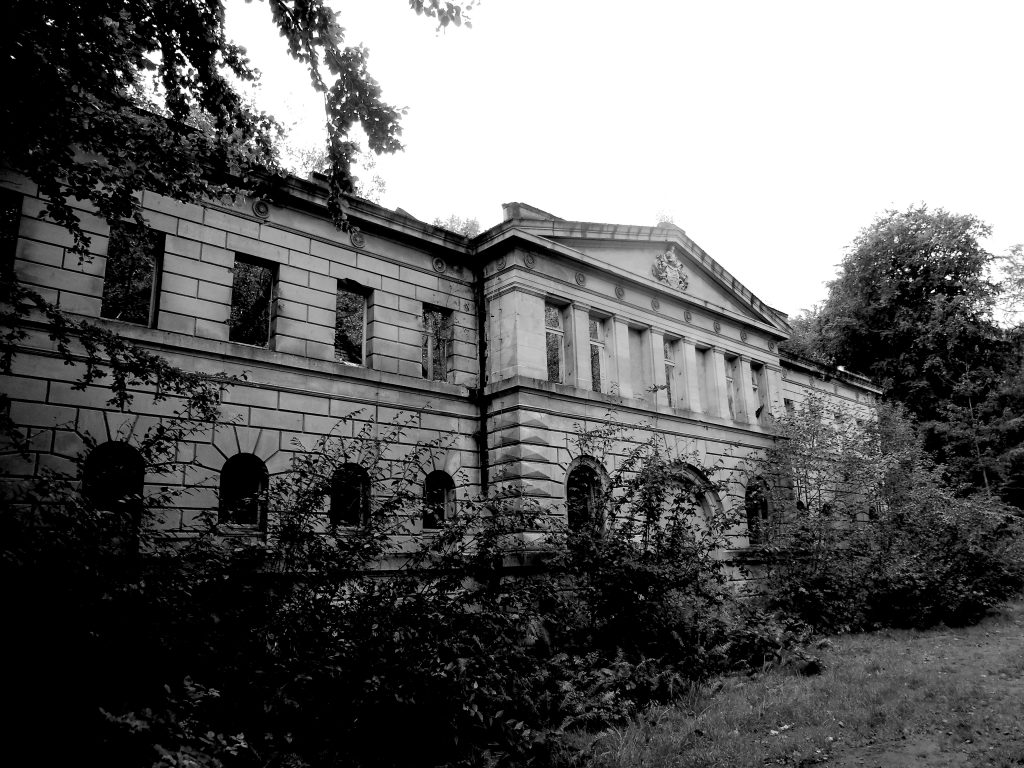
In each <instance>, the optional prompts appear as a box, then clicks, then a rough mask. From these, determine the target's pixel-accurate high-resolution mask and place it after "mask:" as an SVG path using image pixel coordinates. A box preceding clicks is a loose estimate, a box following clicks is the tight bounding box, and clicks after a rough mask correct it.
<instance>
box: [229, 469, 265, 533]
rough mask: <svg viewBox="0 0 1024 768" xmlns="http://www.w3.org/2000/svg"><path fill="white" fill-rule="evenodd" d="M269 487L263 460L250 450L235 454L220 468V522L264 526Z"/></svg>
mask: <svg viewBox="0 0 1024 768" xmlns="http://www.w3.org/2000/svg"><path fill="white" fill-rule="evenodd" d="M269 488H270V474H269V473H268V472H267V465H266V464H264V463H263V460H262V459H260V457H259V456H256V455H254V454H251V453H238V454H235V455H234V456H232V457H231V458H230V459H228V460H227V461H225V462H224V467H223V468H222V469H221V471H220V511H219V516H218V519H219V521H220V522H221V523H227V524H231V525H246V526H251V527H254V528H256V527H258V528H260V529H262V528H264V527H265V526H266V522H267V491H268V490H269Z"/></svg>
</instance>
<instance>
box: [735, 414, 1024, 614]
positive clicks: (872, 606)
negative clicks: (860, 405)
mask: <svg viewBox="0 0 1024 768" xmlns="http://www.w3.org/2000/svg"><path fill="white" fill-rule="evenodd" d="M828 415H829V414H827V413H825V411H824V405H823V403H822V401H817V400H813V399H812V400H811V401H809V403H808V404H807V406H806V407H805V408H804V409H803V410H802V411H800V412H798V413H796V414H794V415H791V416H790V417H789V418H787V420H786V421H784V422H783V423H782V424H781V425H780V427H781V433H782V439H781V440H780V441H779V442H778V444H777V445H776V447H775V448H774V449H773V450H772V451H770V452H769V453H768V455H767V456H766V457H765V458H764V459H763V460H762V461H760V462H758V463H757V464H756V465H755V467H754V468H753V469H752V474H756V475H757V476H762V477H771V478H773V481H774V482H773V483H772V489H771V495H772V499H771V504H772V512H773V521H772V525H771V526H768V528H769V529H770V533H769V536H768V539H767V541H766V543H765V545H764V546H763V547H762V554H763V556H764V559H765V563H766V566H765V568H766V572H767V579H766V580H765V584H766V596H767V599H768V602H769V604H770V606H771V607H772V608H773V609H776V610H780V611H782V612H784V613H787V614H790V615H793V616H796V617H799V618H800V619H802V620H804V621H806V622H808V623H809V624H810V625H812V626H813V627H815V628H816V629H819V630H825V631H850V630H860V629H872V628H877V627H926V626H931V625H934V624H938V623H943V622H944V623H947V624H965V623H971V622H975V621H977V620H978V619H980V618H981V617H982V616H984V615H985V614H986V612H987V611H989V610H990V609H991V608H992V607H994V606H995V605H997V604H999V603H1000V602H1002V601H1004V600H1006V599H1007V598H1009V597H1011V596H1013V595H1015V594H1017V593H1019V592H1020V590H1021V588H1022V587H1024V559H1022V555H1024V537H1022V526H1021V523H1022V520H1021V518H1020V517H1019V516H1018V514H1017V513H1016V511H1015V510H1012V509H1011V508H1009V507H1007V506H1005V505H1004V504H1002V503H1001V502H1000V501H999V500H998V499H996V498H994V497H984V496H980V495H974V496H969V497H966V498H965V497H959V496H957V495H956V494H954V493H953V492H952V491H951V490H950V489H949V488H947V487H946V486H945V485H944V482H943V479H942V473H941V468H939V467H935V466H933V465H932V464H931V462H930V460H929V458H928V456H927V454H926V453H925V452H924V451H923V450H922V448H921V444H920V441H919V438H918V436H917V433H916V430H915V429H914V426H913V424H912V423H910V422H909V420H908V419H907V418H906V417H905V416H904V415H903V414H902V413H901V412H900V411H899V410H898V409H895V408H889V407H884V406H883V407H881V408H880V409H879V411H878V419H877V421H876V422H874V423H872V424H870V425H867V427H866V428H865V429H860V428H851V427H850V426H849V425H846V426H843V425H842V424H841V423H837V422H836V421H834V420H832V419H829V418H826V417H827V416H828ZM791 478H796V480H795V482H794V481H793V480H791Z"/></svg>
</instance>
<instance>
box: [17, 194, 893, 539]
mask: <svg viewBox="0 0 1024 768" xmlns="http://www.w3.org/2000/svg"><path fill="white" fill-rule="evenodd" d="M2 185H3V192H2V195H0V205H2V206H3V208H4V211H5V213H6V216H7V220H8V221H10V222H13V223H12V224H11V227H13V229H12V230H11V231H12V232H14V231H16V232H17V238H16V240H14V239H9V240H8V241H7V244H8V245H10V246H11V247H10V248H7V251H8V252H7V253H5V254H4V258H5V259H7V260H8V263H13V267H14V269H15V271H16V273H17V275H18V277H19V278H20V280H21V281H22V282H23V283H24V284H26V285H28V286H30V287H32V288H34V289H35V290H37V291H39V292H40V293H42V294H43V295H44V296H45V297H46V298H48V299H49V300H51V301H52V302H54V303H56V304H58V305H59V306H60V307H62V308H63V309H65V310H67V311H69V312H72V313H76V314H77V315H81V316H84V317H87V318H90V319H92V320H95V322H97V323H99V324H101V325H104V326H106V327H108V328H110V329H113V330H116V331H117V332H118V333H120V334H122V335H124V336H125V337H128V338H130V339H131V340H132V341H134V342H137V343H138V344H140V345H142V346H143V347H144V348H146V349H149V350H151V351H155V352H157V353H158V354H160V355H162V356H164V357H165V358H166V359H167V360H168V361H170V362H171V363H173V364H175V365H177V366H179V367H182V368H184V369H186V370H197V371H206V372H214V371H223V372H224V373H226V374H229V375H244V376H245V381H244V383H241V384H238V385H235V386H232V387H231V388H229V389H228V390H227V391H226V392H225V395H224V403H223V409H222V419H223V423H221V424H219V425H218V426H217V427H216V428H214V429H209V430H207V431H206V432H204V433H202V434H200V435H197V436H196V437H195V439H194V441H192V442H188V443H186V444H183V445H181V446H180V449H179V453H180V456H179V458H181V459H184V460H190V459H194V462H195V463H194V466H192V467H191V468H189V469H188V470H187V471H186V472H183V473H182V474H180V475H179V476H178V477H177V478H176V479H170V480H169V479H168V478H167V477H164V476H161V477H156V476H152V477H151V476H146V477H143V476H142V475H139V478H138V482H139V483H144V484H145V490H152V489H154V488H156V487H157V486H165V485H167V484H168V482H178V483H181V484H184V485H187V486H191V487H193V490H192V491H191V492H190V493H188V494H185V495H183V496H182V497H181V498H180V500H179V501H178V503H177V505H176V506H174V507H172V508H168V509H166V510H164V513H163V514H162V515H161V517H160V519H159V520H158V521H157V522H156V524H157V525H159V527H160V528H161V529H162V530H164V531H166V532H168V533H169V534H172V535H179V534H180V535H187V533H188V531H189V530H194V529H195V527H196V525H197V521H198V518H199V516H200V515H201V514H203V513H204V512H206V513H209V512H210V511H211V510H214V511H215V512H216V513H217V514H219V515H220V516H221V522H222V523H224V524H225V526H226V527H231V526H234V527H235V528H237V529H239V530H243V531H244V530H258V529H259V528H260V527H261V526H262V525H264V524H265V515H266V514H267V511H266V510H261V509H260V508H259V507H258V506H251V505H250V506H246V505H244V504H242V505H240V506H239V505H236V506H234V507H232V502H231V499H233V498H247V497H249V496H250V495H251V493H252V491H253V490H254V488H256V489H258V487H259V486H260V485H261V484H265V483H266V482H267V480H268V479H269V478H272V477H273V476H274V475H276V474H278V473H281V472H283V471H285V470H286V469H287V468H288V465H289V460H290V457H291V455H292V452H293V451H294V450H296V449H297V447H298V446H306V447H308V446H310V445H311V444H312V443H313V442H315V440H316V439H317V438H318V437H320V436H322V435H324V434H327V433H329V432H330V431H331V430H332V429H334V428H335V427H336V426H337V424H338V420H339V418H341V417H343V416H347V415H349V414H353V413H355V415H354V416H353V417H352V418H351V419H350V420H349V421H348V422H347V424H346V426H345V430H347V432H348V433H354V432H358V430H359V429H360V426H361V424H362V423H364V422H366V421H367V420H370V419H374V420H376V421H377V422H378V423H383V422H388V421H390V420H391V419H392V418H393V417H395V416H396V414H399V413H405V414H408V415H410V416H411V418H412V424H413V426H412V428H411V429H410V430H409V431H408V433H407V435H406V438H405V439H407V440H408V442H409V444H410V445H411V444H414V443H417V442H424V441H428V440H432V439H435V438H437V437H439V436H442V435H449V434H450V435H452V437H451V439H450V440H449V441H448V442H447V443H446V447H445V448H444V450H443V451H441V452H440V453H439V454H438V455H437V456H436V457H435V458H434V459H433V460H432V465H431V466H429V467H426V468H425V470H424V477H423V492H424V494H425V496H426V497H427V498H428V499H429V500H431V501H432V502H436V503H435V504H434V508H435V509H436V510H437V513H436V514H434V515H428V516H427V517H425V518H424V519H423V520H420V521H418V522H417V524H416V525H417V526H418V530H419V529H422V530H429V529H430V528H431V527H435V526H437V525H438V524H439V523H440V520H439V518H441V517H443V516H444V515H448V514H456V513H457V508H458V503H459V500H460V499H463V498H466V497H467V496H469V495H475V494H477V493H479V492H480V491H482V490H485V489H486V487H487V486H488V485H493V484H494V483H497V482H500V483H503V484H505V483H512V484H516V485H518V486H519V487H521V488H522V489H523V490H524V491H525V492H526V493H527V494H529V495H531V496H535V497H537V498H539V499H542V500H549V501H551V502H553V503H555V504H562V505H564V504H565V502H566V499H567V495H569V494H570V492H571V489H573V488H575V489H577V490H578V489H579V488H583V489H584V490H586V487H588V486H592V485H593V484H595V483H600V482H601V481H602V477H604V476H605V474H606V473H607V472H611V471H613V470H614V469H615V466H614V465H615V462H616V461H617V458H618V457H617V456H616V455H615V453H614V452H612V453H610V454H606V455H602V456H594V455H587V453H586V452H585V451H584V450H582V449H581V448H580V444H579V441H578V440H577V439H576V437H577V436H578V434H579V433H580V432H581V431H583V430H587V429H592V428H594V427H598V426H601V425H603V424H606V423H607V422H608V420H609V419H615V420H617V421H618V422H621V423H622V424H624V425H627V426H628V427H631V428H633V431H634V432H635V433H636V434H637V435H639V436H640V437H641V438H642V436H643V435H646V434H649V433H650V432H652V431H653V432H657V433H659V434H660V435H661V436H662V437H663V438H664V440H665V442H666V444H667V446H668V448H669V450H670V452H671V453H673V455H676V456H679V457H681V458H684V459H685V458H686V457H693V461H694V463H698V464H701V463H702V464H704V465H719V466H721V467H722V468H723V470H724V472H725V473H726V476H727V477H729V478H730V482H732V483H734V484H742V483H743V482H744V480H743V479H742V477H741V475H740V473H738V472H735V470H737V468H739V467H740V466H741V465H742V462H743V460H744V459H745V458H746V457H747V456H748V455H750V454H751V452H756V451H758V450H760V449H763V448H764V447H765V446H767V445H768V444H769V443H770V441H771V440H772V422H773V419H774V418H776V417H779V416H781V415H782V414H783V413H784V412H785V411H786V409H787V407H792V405H793V404H795V403H798V402H799V401H801V400H802V399H803V398H804V397H805V396H806V394H807V393H808V392H810V391H818V392H821V393H823V394H824V395H825V396H826V397H827V398H829V399H830V402H831V403H833V405H834V406H835V407H836V408H837V409H838V410H840V411H844V412H846V413H849V414H852V415H851V418H864V417H865V414H867V413H869V412H870V407H871V403H873V402H874V399H875V398H876V397H877V395H878V390H877V389H876V388H875V387H873V386H872V385H871V384H870V383H869V382H868V381H867V380H865V379H863V378H861V377H857V376H854V375H852V374H847V373H844V372H841V371H824V370H822V369H819V368H817V367H815V366H813V365H811V364H808V363H804V362H798V361H795V360H792V359H787V358H786V357H785V356H782V355H780V352H779V344H780V342H782V341H783V340H784V339H785V338H786V337H787V335H788V333H789V326H788V324H787V322H786V318H785V316H784V315H782V314H781V313H779V312H777V311H776V310H773V309H772V308H770V307H768V306H766V305H765V304H764V303H763V302H761V301H760V300H759V299H758V298H757V297H756V296H755V295H754V294H753V293H751V291H750V290H748V289H747V288H746V287H745V286H743V285H742V284H741V283H740V282H739V281H738V280H737V279H736V278H735V277H734V276H733V275H731V274H730V273H729V272H727V271H726V270H725V269H724V268H723V267H722V265H721V264H719V263H718V262H717V261H715V260H714V259H712V258H711V257H710V256H709V255H708V254H707V253H706V252H705V251H703V250H702V249H701V248H700V247H699V246H698V245H697V244H696V243H694V242H693V241H692V240H691V239H690V238H688V237H687V236H686V234H685V233H684V232H683V231H682V230H681V229H679V228H678V227H675V226H672V225H663V226H658V227H640V226H622V225H613V224H597V223H590V222H579V221H566V220H563V219H560V218H558V217H556V216H552V215H550V214H548V213H545V212H543V211H540V210H538V209H536V208H533V207H530V206H528V205H524V204H520V203H513V204H509V205H506V206H505V207H504V221H502V222H501V223H500V224H498V225H497V226H495V227H492V228H491V229H489V230H487V231H486V232H483V233H481V234H479V235H477V236H475V237H472V238H465V237H462V236H460V235H458V234H454V233H452V232H449V231H447V230H445V229H442V228H440V227H437V226H432V225H429V224H425V223H423V222H421V221H418V220H416V219H414V218H412V217H410V216H408V215H406V214H404V213H402V212H400V211H399V212H395V211H391V210H387V209H384V208H381V207H379V206H377V205H374V204H372V203H369V202H366V201H362V200H359V199H353V200H351V201H350V206H349V209H348V215H349V217H350V220H351V222H352V224H353V227H354V228H353V230H352V232H351V233H342V232H340V231H339V230H337V229H336V228H335V227H334V225H333V224H332V223H331V222H330V220H329V218H328V216H327V213H326V207H325V190H324V189H323V188H322V187H321V186H319V185H318V184H316V183H314V182H310V181H302V180H297V179H296V180H293V181H292V182H291V183H290V185H289V187H288V194H287V195H286V196H284V197H282V198H280V199H278V200H275V201H274V202H273V203H269V204H268V203H267V202H265V201H253V200H240V201H239V202H237V203H236V204H233V205H230V204H221V203H209V204H207V205H202V206H200V205H188V204H181V203H178V202H174V201H172V200H169V199H166V198H163V197H160V196H158V195H153V194H148V193H147V194H145V195H144V196H143V205H144V208H145V215H146V217H147V219H148V221H149V224H150V226H151V228H152V230H153V232H154V235H153V236H152V237H150V238H149V239H148V241H147V242H146V244H145V251H146V253H147V260H146V261H145V263H143V264H142V265H141V266H140V265H139V264H137V263H130V261H131V260H130V259H129V257H128V256H127V255H126V254H128V253H129V252H130V249H128V248H127V247H126V246H125V242H126V240H127V238H128V237H129V236H130V234H131V233H130V231H129V228H128V227H127V226H125V227H121V228H118V227H115V228H114V229H113V231H112V230H111V227H109V226H108V225H107V223H106V222H105V221H103V220H102V219H99V218H97V217H96V216H94V215H92V214H91V213H90V212H89V211H88V210H82V212H81V215H82V220H83V224H84V227H85V229H86V231H87V232H88V233H90V235H91V238H92V246H91V249H92V253H93V257H92V259H91V260H85V261H82V260H80V259H79V257H78V255H77V254H74V253H72V252H71V250H70V246H71V240H70V237H69V235H68V233H67V232H66V231H65V230H64V229H62V228H60V227H59V226H57V225H55V224H53V223H50V222H48V221H46V220H45V219H41V218H40V217H39V214H40V212H41V211H42V209H43V203H42V201H41V200H40V199H39V197H38V195H37V193H36V190H35V188H34V187H33V186H31V185H28V184H27V183H25V182H24V181H22V180H19V179H17V178H12V177H7V178H5V179H4V180H3V184H2ZM13 366H14V367H13V370H12V373H11V375H9V376H5V377H3V378H2V380H0V389H2V391H3V392H5V393H6V394H7V395H8V396H9V398H10V416H11V418H12V419H13V421H14V422H15V423H17V424H19V425H22V426H24V427H26V428H28V429H29V430H30V431H31V435H32V441H31V445H32V451H33V453H32V454H31V455H30V456H29V457H28V458H27V459H26V458H24V457H17V456H13V455H7V456H6V457H5V461H4V464H5V472H6V473H7V474H8V475H12V474H13V475H15V476H17V475H25V474H32V473H36V472H38V471H40V469H41V468H44V467H49V468H53V469H59V470H66V471H70V472H72V473H74V472H77V471H79V469H78V467H79V463H78V462H79V461H80V460H81V459H82V458H83V456H85V454H88V453H92V454H94V455H93V456H91V457H89V456H86V457H85V465H84V466H85V467H86V469H85V472H86V474H87V475H88V474H89V472H90V469H89V462H90V460H92V464H93V465H94V466H96V467H102V466H108V467H109V466H127V465H130V463H131V452H132V451H133V450H134V449H133V448H132V447H131V446H132V444H133V441H137V439H138V437H139V436H140V435H141V434H143V433H144V430H145V429H146V428H148V427H149V426H151V425H152V424H153V423H154V422H155V420H157V419H159V418H160V416H161V415H162V414H163V413H164V411H165V409H166V407H165V406H159V405H153V404H151V403H150V402H149V401H148V400H147V398H145V397H140V398H137V399H136V402H135V404H134V406H133V412H132V413H125V412H121V411H119V410H117V409H115V408H112V407H111V406H109V405H108V404H107V399H108V397H109V393H108V392H107V391H105V390H104V389H103V388H102V387H89V388H87V389H85V390H84V391H79V390H76V389H74V388H73V387H72V383H73V381H74V379H75V377H76V376H77V375H78V373H80V371H76V369H75V368H74V367H69V366H67V365H65V364H64V360H63V359H62V358H61V356H60V355H58V354H57V352H56V351H55V350H54V349H53V345H52V343H51V342H50V341H49V339H48V338H47V336H46V334H45V333H43V332H42V331H41V330H34V331H30V333H29V335H28V336H27V338H26V339H25V341H24V344H23V348H22V350H21V352H20V354H18V355H17V356H16V358H15V360H14V363H13ZM93 446H95V447H93ZM96 471H97V472H101V473H102V471H103V470H102V469H97V470H96ZM108 473H109V470H108ZM730 473H732V474H730ZM123 474H124V473H122V475H123ZM108 476H110V477H113V480H114V481H118V480H117V473H116V472H114V474H113V475H108ZM336 479H337V484H338V485H339V488H338V491H339V493H338V494H337V501H336V502H334V505H335V506H336V507H337V508H333V509H331V510H330V514H331V516H332V517H333V518H334V522H336V523H338V524H342V525H344V524H355V523H357V522H358V519H359V516H360V515H362V514H368V513H370V511H371V510H372V505H373V498H372V489H369V487H368V485H367V484H366V480H365V477H363V476H362V474H361V469H360V467H359V466H358V464H357V463H354V464H352V465H346V466H345V467H341V468H339V470H338V475H337V478H336ZM85 481H86V482H87V483H88V482H89V481H90V478H89V477H86V478H85ZM254 484H255V485H254ZM115 493H116V491H115ZM728 495H729V497H730V498H732V499H740V500H742V499H743V496H744V493H743V488H742V487H737V488H735V493H730V494H728ZM708 503H710V504H722V503H731V502H730V501H729V500H728V499H720V498H709V499H708ZM745 536H746V532H745V531H743V530H737V531H736V536H735V540H736V542H737V546H743V544H744V542H745Z"/></svg>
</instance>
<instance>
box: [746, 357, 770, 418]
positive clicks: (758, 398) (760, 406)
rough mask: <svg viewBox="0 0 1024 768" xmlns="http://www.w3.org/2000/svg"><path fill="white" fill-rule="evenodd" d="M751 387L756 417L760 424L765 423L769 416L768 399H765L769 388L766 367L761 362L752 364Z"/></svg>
mask: <svg viewBox="0 0 1024 768" xmlns="http://www.w3.org/2000/svg"><path fill="white" fill-rule="evenodd" d="M750 388H751V390H752V391H753V393H754V399H753V402H754V403H755V406H754V408H755V410H754V419H755V420H756V421H757V422H758V423H759V424H764V423H765V422H766V421H767V418H768V414H767V413H766V411H767V400H766V399H765V397H766V395H767V392H768V388H767V383H766V379H765V368H764V366H763V365H761V364H760V363H751V364H750Z"/></svg>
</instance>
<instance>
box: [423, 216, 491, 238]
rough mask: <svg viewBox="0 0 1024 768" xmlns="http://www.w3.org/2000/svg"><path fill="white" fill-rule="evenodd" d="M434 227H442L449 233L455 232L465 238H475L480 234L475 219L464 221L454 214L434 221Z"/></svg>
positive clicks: (478, 224)
mask: <svg viewBox="0 0 1024 768" xmlns="http://www.w3.org/2000/svg"><path fill="white" fill-rule="evenodd" d="M434 226H435V227H444V228H445V229H447V230H448V231H449V232H457V233H458V234H460V235H463V236H465V237H476V236H477V235H479V234H480V222H479V221H477V220H476V219H464V218H462V217H461V216H457V215H456V214H454V213H453V214H452V215H451V216H449V217H448V218H445V219H442V218H441V217H438V218H436V219H434Z"/></svg>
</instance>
